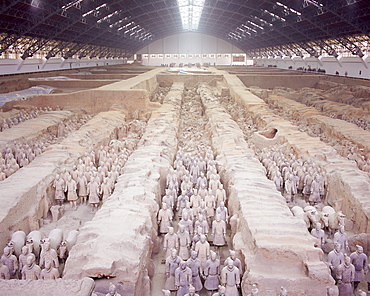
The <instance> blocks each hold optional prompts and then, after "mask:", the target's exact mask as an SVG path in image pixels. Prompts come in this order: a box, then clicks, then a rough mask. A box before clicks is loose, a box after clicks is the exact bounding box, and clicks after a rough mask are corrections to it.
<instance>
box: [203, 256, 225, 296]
mask: <svg viewBox="0 0 370 296" xmlns="http://www.w3.org/2000/svg"><path fill="white" fill-rule="evenodd" d="M210 254H211V258H210V259H208V260H207V262H206V267H205V268H204V270H203V273H204V278H205V282H204V288H206V289H207V290H208V292H207V295H208V296H210V295H212V292H213V291H215V290H217V288H218V285H219V284H220V281H219V276H220V273H221V270H220V260H219V259H217V254H216V252H214V251H210Z"/></svg>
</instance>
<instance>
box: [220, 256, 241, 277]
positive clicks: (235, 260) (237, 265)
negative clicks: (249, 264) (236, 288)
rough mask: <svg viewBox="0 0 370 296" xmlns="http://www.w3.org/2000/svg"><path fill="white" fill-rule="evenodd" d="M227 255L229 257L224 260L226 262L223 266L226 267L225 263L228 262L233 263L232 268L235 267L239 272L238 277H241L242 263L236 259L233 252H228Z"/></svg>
mask: <svg viewBox="0 0 370 296" xmlns="http://www.w3.org/2000/svg"><path fill="white" fill-rule="evenodd" d="M229 254H230V256H229V257H227V258H226V260H225V262H224V266H227V261H228V260H231V261H233V263H234V266H235V267H237V268H238V270H239V273H240V277H242V276H243V265H242V262H241V261H240V259H239V258H238V257H236V252H235V251H234V250H230V251H229Z"/></svg>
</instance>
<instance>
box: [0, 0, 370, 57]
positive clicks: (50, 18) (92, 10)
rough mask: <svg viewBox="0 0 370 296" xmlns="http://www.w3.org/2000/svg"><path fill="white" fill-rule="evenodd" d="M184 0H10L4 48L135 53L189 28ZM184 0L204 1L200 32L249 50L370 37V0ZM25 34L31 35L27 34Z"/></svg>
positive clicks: (4, 5) (0, 28)
mask: <svg viewBox="0 0 370 296" xmlns="http://www.w3.org/2000/svg"><path fill="white" fill-rule="evenodd" d="M178 1H180V0H152V1H148V0H3V1H2V2H1V6H0V38H1V39H0V40H1V48H0V53H3V52H5V51H6V50H8V49H10V48H15V47H16V46H19V45H20V46H22V47H23V48H24V53H23V56H22V57H23V58H27V57H30V56H33V54H34V53H35V52H37V51H40V50H42V51H43V52H45V56H46V57H47V58H50V57H53V56H55V55H56V54H58V53H62V54H63V56H64V57H65V58H69V57H72V56H74V55H79V56H89V55H92V54H93V55H95V56H112V57H113V56H124V55H130V54H132V53H134V52H136V51H138V50H139V49H140V48H142V47H144V46H146V45H148V44H149V43H151V42H153V41H154V40H158V39H160V38H163V37H165V36H168V35H173V34H178V33H181V32H184V31H185V30H184V28H183V25H182V21H181V16H180V9H179V4H178ZM181 1H182V5H184V3H187V4H186V5H190V6H191V5H199V3H202V4H204V6H203V11H202V13H201V18H200V22H199V26H198V28H197V30H196V32H199V33H204V34H208V35H213V36H215V37H218V38H221V39H224V40H227V41H229V42H231V43H233V44H234V45H235V46H237V47H239V48H241V49H242V50H244V51H246V52H251V51H254V50H258V49H261V48H268V47H279V46H286V45H291V46H290V50H291V51H292V52H299V51H301V50H304V51H306V52H308V53H310V54H311V55H316V54H317V53H316V52H315V49H314V46H313V45H312V44H314V45H315V46H316V47H317V46H318V47H319V48H321V49H322V50H324V51H326V52H327V53H329V54H332V55H335V54H336V53H335V50H334V49H333V47H332V46H331V43H330V42H329V41H328V40H335V41H336V42H338V43H340V44H342V45H343V46H345V47H346V48H348V49H349V50H350V51H352V52H353V53H354V54H358V55H360V56H361V49H360V48H359V47H357V46H356V44H355V43H354V42H353V40H352V39H351V38H349V37H350V36H355V35H361V36H366V38H368V37H369V33H370V0H278V1H274V0H258V1H257V0H181ZM184 1H185V2H184ZM203 2H204V3H203ZM197 3H198V4H197ZM180 6H181V5H180ZM25 37H27V38H28V39H27V42H24V41H23V42H22V40H24V38H25ZM284 48H285V49H286V48H287V47H284Z"/></svg>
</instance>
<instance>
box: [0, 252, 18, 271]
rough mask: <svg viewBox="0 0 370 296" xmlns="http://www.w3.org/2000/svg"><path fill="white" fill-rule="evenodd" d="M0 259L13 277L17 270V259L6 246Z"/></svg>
mask: <svg viewBox="0 0 370 296" xmlns="http://www.w3.org/2000/svg"><path fill="white" fill-rule="evenodd" d="M0 261H1V262H2V263H3V264H4V265H6V266H7V267H8V269H9V273H10V277H11V278H15V275H16V273H17V270H18V260H17V257H16V256H15V255H13V254H12V252H11V249H10V248H9V247H8V246H7V247H5V248H4V254H3V255H2V256H1V259H0Z"/></svg>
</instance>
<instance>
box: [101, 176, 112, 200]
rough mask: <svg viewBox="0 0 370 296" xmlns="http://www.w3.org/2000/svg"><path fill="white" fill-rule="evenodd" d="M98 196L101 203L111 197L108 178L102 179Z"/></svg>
mask: <svg viewBox="0 0 370 296" xmlns="http://www.w3.org/2000/svg"><path fill="white" fill-rule="evenodd" d="M100 194H101V196H102V200H103V203H104V202H105V201H106V200H107V198H108V197H109V196H111V195H112V188H111V186H110V184H108V178H104V181H103V184H101V186H100Z"/></svg>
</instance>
